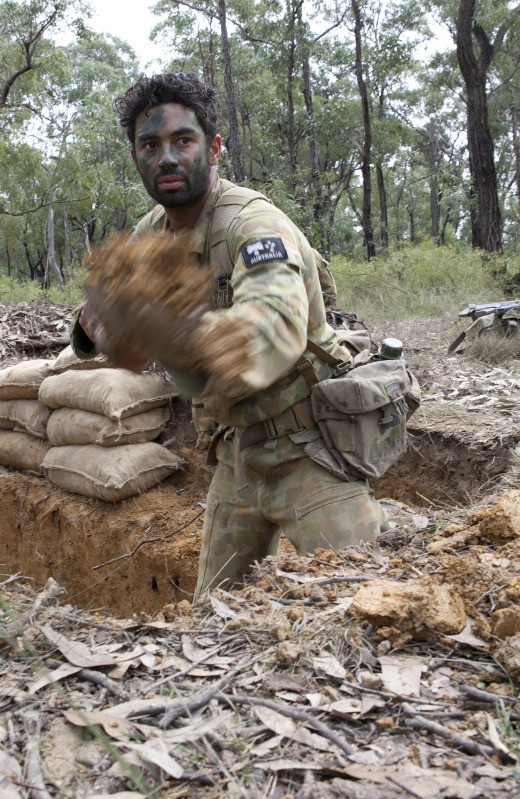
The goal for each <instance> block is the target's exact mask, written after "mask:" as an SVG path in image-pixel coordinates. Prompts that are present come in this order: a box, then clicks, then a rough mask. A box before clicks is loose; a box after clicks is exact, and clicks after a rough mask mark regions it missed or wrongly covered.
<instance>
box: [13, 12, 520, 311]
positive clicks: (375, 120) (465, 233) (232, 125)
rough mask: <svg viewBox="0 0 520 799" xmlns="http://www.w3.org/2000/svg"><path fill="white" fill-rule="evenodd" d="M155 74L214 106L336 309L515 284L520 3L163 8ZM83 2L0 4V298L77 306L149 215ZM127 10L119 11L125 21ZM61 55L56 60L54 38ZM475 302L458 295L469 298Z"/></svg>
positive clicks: (229, 174) (114, 72)
mask: <svg viewBox="0 0 520 799" xmlns="http://www.w3.org/2000/svg"><path fill="white" fill-rule="evenodd" d="M152 9H153V12H154V14H155V15H156V17H157V25H156V27H155V29H154V31H153V33H152V38H153V39H154V40H155V41H156V42H161V45H162V47H163V50H164V48H165V47H166V48H167V52H169V53H170V55H171V59H170V60H169V62H167V63H164V64H163V65H162V69H164V70H174V71H177V70H181V69H182V70H183V71H195V72H197V73H199V75H200V76H201V77H202V78H203V79H204V80H205V81H207V82H208V83H210V84H212V85H213V86H215V88H216V89H217V91H218V95H219V100H220V129H221V133H222V135H223V142H224V154H223V158H222V160H221V164H220V173H221V175H222V176H223V177H226V178H229V179H231V180H234V181H236V182H238V183H243V184H245V185H248V186H251V187H253V188H255V189H257V190H260V191H262V192H264V193H265V194H267V195H268V196H269V197H270V198H271V199H272V200H273V201H274V202H275V203H276V204H277V205H278V206H280V207H281V208H282V209H283V210H284V211H285V212H286V213H287V214H288V215H289V216H290V217H291V218H292V219H293V220H294V221H295V222H296V223H297V224H298V225H299V226H300V227H301V228H302V229H303V230H304V232H305V233H306V235H307V236H308V238H309V239H310V241H311V242H312V244H313V245H314V246H315V247H316V248H317V249H319V250H320V251H321V252H322V253H323V254H324V255H325V256H326V257H327V258H329V259H331V262H332V268H333V272H334V274H335V276H336V278H337V280H338V283H339V287H340V290H341V289H342V290H343V296H345V295H348V298H349V302H354V303H355V304H356V310H357V304H360V305H361V306H362V305H363V303H365V304H366V303H368V304H369V305H370V307H371V308H374V307H375V306H376V305H378V304H379V305H380V306H381V307H385V309H386V311H387V313H390V311H391V309H390V308H389V303H390V298H391V296H397V295H398V296H399V313H401V312H402V310H403V304H404V305H406V304H407V305H408V306H409V307H408V309H406V308H405V310H410V311H412V310H413V309H415V310H417V311H419V312H421V311H424V309H425V307H426V308H427V309H429V310H435V301H436V298H437V301H438V302H439V303H444V302H445V297H446V289H448V292H449V293H450V296H451V298H452V299H453V301H454V302H457V301H460V302H462V301H463V298H466V300H465V301H477V302H478V301H484V300H489V299H491V297H490V292H496V294H497V296H499V295H503V291H504V288H507V286H508V282H509V283H510V281H511V278H512V276H514V275H515V274H516V273H518V272H520V254H519V253H520V247H519V241H520V221H519V211H520V4H518V3H512V2H507V1H506V0H493V1H491V0H439V2H435V1H434V2H417V1H416V0H395V1H394V2H383V1H382V0H344V2H329V0H324V2H321V0H317V2H314V0H193V2H192V1H191V0H189V1H188V0H186V1H185V0H183V1H182V2H174V1H173V0H159V1H158V2H156V3H155V4H154V5H153V6H152ZM90 12H91V9H90V7H89V4H88V2H82V0H54V1H53V2H51V1H50V0H20V1H15V0H0V126H1V134H2V135H1V139H0V162H1V164H2V168H1V169H0V300H1V301H2V302H14V301H18V300H20V299H31V298H33V297H36V296H39V295H40V294H41V292H42V291H44V292H45V293H46V294H47V296H50V297H51V298H52V299H54V300H55V301H64V302H69V303H70V302H75V301H77V299H78V298H79V296H80V293H81V282H82V273H81V269H80V264H81V261H82V258H83V256H84V253H85V251H86V250H88V249H89V248H91V247H92V246H93V245H95V244H97V243H100V242H101V241H103V240H104V239H105V238H106V237H107V236H108V235H110V233H112V232H113V231H115V230H120V229H129V228H131V227H132V226H133V225H134V224H135V223H136V222H137V221H138V220H139V219H140V218H141V217H142V216H143V215H144V214H145V213H146V212H147V211H148V210H149V208H150V207H151V201H150V198H149V197H148V195H147V194H146V192H145V190H144V188H143V187H142V184H141V182H140V180H139V178H138V176H137V175H136V172H135V168H134V166H133V164H132V161H131V158H130V153H129V147H128V141H127V140H126V138H125V136H124V134H123V132H122V131H121V130H120V128H119V126H118V123H117V119H116V116H115V113H114V110H113V105H112V104H113V100H114V98H115V97H116V96H117V95H118V94H120V93H121V92H123V91H124V90H125V89H126V88H127V87H128V86H129V85H130V84H131V83H132V82H133V81H134V80H135V79H136V78H137V76H138V75H139V73H140V68H139V59H138V56H137V54H136V53H135V51H134V50H133V49H132V48H131V47H130V45H129V44H127V43H126V42H124V41H122V40H120V39H117V38H115V37H114V36H111V35H108V34H100V33H96V32H95V31H94V30H92V29H91V28H90V27H89V14H90ZM122 13H125V12H124V11H123V10H122ZM65 34H66V36H67V39H68V43H67V44H66V45H64V44H63V43H62V42H63V41H64V35H65ZM469 295H471V296H469Z"/></svg>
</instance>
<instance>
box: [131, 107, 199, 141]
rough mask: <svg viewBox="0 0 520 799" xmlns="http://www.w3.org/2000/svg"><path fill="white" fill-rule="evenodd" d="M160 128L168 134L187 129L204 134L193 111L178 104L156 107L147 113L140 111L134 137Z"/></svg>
mask: <svg viewBox="0 0 520 799" xmlns="http://www.w3.org/2000/svg"><path fill="white" fill-rule="evenodd" d="M162 128H168V130H169V132H173V131H175V130H186V129H189V130H193V131H195V132H197V133H202V134H204V131H203V129H202V126H201V124H200V122H199V120H198V119H197V115H196V114H195V111H193V110H192V109H191V108H187V107H186V106H185V105H181V104H180V103H163V104H162V105H156V106H154V107H153V108H152V109H151V110H149V111H142V112H141V113H140V114H139V116H138V117H137V119H136V121H135V132H136V135H139V133H141V132H147V131H158V130H160V129H162Z"/></svg>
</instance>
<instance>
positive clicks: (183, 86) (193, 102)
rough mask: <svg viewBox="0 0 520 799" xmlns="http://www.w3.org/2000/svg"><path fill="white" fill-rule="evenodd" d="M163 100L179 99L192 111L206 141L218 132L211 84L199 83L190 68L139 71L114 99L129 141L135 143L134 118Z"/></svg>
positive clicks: (173, 101)
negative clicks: (141, 73) (160, 71)
mask: <svg viewBox="0 0 520 799" xmlns="http://www.w3.org/2000/svg"><path fill="white" fill-rule="evenodd" d="M163 103H180V104H181V105H185V106H186V107H187V108H191V109H192V111H194V112H195V114H196V115H197V118H198V120H199V122H200V124H201V125H202V128H203V130H204V133H205V134H206V140H207V142H208V145H209V144H210V143H211V142H212V141H213V139H214V138H215V134H216V132H217V96H216V93H215V90H214V89H213V88H212V87H211V86H207V85H206V84H205V83H202V82H201V81H200V80H199V78H198V76H197V75H195V73H193V72H189V73H187V74H186V73H184V72H176V73H175V72H165V73H164V74H160V75H152V76H151V77H150V78H149V77H147V76H146V75H141V77H140V78H139V80H138V81H137V83H135V84H134V85H133V86H131V87H130V88H129V89H127V91H126V92H125V93H124V94H122V95H121V97H118V98H117V99H116V100H115V101H114V107H115V109H116V112H117V114H118V116H119V121H120V123H121V126H122V127H123V128H124V130H125V131H126V135H127V136H128V138H129V139H130V141H131V143H132V145H133V144H134V143H135V122H136V119H137V117H138V116H139V114H142V113H143V111H144V112H145V114H149V113H150V111H151V110H152V108H155V107H156V106H158V105H162V104H163Z"/></svg>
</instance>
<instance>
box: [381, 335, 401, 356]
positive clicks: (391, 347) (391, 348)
mask: <svg viewBox="0 0 520 799" xmlns="http://www.w3.org/2000/svg"><path fill="white" fill-rule="evenodd" d="M379 355H380V357H381V358H386V359H388V360H392V359H395V358H401V357H402V355H403V342H402V341H399V339H398V338H385V339H384V340H383V341H382V342H381V347H380V349H379Z"/></svg>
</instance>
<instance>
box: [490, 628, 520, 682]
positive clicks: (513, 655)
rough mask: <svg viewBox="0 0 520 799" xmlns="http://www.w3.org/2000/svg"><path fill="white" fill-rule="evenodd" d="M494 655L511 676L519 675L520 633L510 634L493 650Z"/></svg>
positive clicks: (517, 676)
mask: <svg viewBox="0 0 520 799" xmlns="http://www.w3.org/2000/svg"><path fill="white" fill-rule="evenodd" d="M494 657H495V659H496V660H498V662H499V663H501V664H502V665H503V666H505V668H506V669H507V671H508V672H509V674H510V676H511V677H516V678H517V679H518V678H519V677H520V633H517V634H516V635H512V636H511V637H510V638H508V639H507V640H506V641H504V643H503V644H502V645H501V646H499V647H498V649H496V650H495V652H494Z"/></svg>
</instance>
